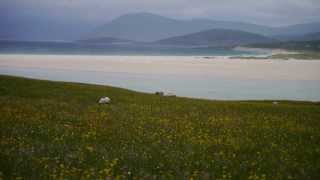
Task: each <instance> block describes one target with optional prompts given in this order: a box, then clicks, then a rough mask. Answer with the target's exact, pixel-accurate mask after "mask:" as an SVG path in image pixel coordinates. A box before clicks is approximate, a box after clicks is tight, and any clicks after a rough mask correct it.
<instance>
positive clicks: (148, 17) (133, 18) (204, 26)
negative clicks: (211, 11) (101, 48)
mask: <svg viewBox="0 0 320 180" xmlns="http://www.w3.org/2000/svg"><path fill="white" fill-rule="evenodd" d="M209 29H231V30H240V31H246V32H250V33H256V34H261V35H265V36H269V37H277V36H278V37H279V36H284V35H285V36H298V35H303V34H307V33H315V32H320V23H309V24H298V25H292V26H285V27H268V26H262V25H256V24H251V23H242V22H228V21H214V20H208V19H193V20H177V19H171V18H167V17H163V16H159V15H155V14H151V13H136V14H126V15H123V16H120V17H118V18H116V19H114V20H113V21H111V22H109V23H107V24H105V25H102V26H101V27H98V28H96V29H95V30H94V31H93V32H92V33H90V34H89V35H88V36H89V37H103V36H105V37H116V38H123V39H130V40H134V41H145V42H151V41H157V40H161V39H166V38H170V37H174V36H181V35H186V34H191V33H196V32H200V31H204V30H209Z"/></svg>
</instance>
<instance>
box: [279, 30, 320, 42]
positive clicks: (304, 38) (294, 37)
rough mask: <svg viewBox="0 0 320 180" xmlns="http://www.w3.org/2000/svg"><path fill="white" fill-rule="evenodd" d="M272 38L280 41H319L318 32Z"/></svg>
mask: <svg viewBox="0 0 320 180" xmlns="http://www.w3.org/2000/svg"><path fill="white" fill-rule="evenodd" d="M274 38H276V39H278V40H281V41H320V32H315V33H307V34H303V35H291V36H290V35H278V36H275V37H274Z"/></svg>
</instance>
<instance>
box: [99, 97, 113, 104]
mask: <svg viewBox="0 0 320 180" xmlns="http://www.w3.org/2000/svg"><path fill="white" fill-rule="evenodd" d="M110 102H111V99H110V98H109V97H102V98H100V100H99V104H109V103H110Z"/></svg>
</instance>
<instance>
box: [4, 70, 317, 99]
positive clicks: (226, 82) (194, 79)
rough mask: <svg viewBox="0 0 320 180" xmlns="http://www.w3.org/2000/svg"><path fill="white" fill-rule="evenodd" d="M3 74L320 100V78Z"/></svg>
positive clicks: (211, 95) (195, 93) (197, 94)
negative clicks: (254, 78)
mask: <svg viewBox="0 0 320 180" xmlns="http://www.w3.org/2000/svg"><path fill="white" fill-rule="evenodd" d="M0 74H7V75H17V76H23V77H29V78H37V79H46V80H57V81H70V82H81V83H91V84H101V85H112V86H116V87H122V88H126V89H132V90H136V91H141V92H149V93H154V92H155V91H167V92H173V93H175V94H176V95H178V96H184V97H193V98H205V99H218V100H274V99H276V100H302V101H320V93H319V92H320V81H294V80H252V79H250V80H249V79H247V80H246V79H236V78H229V79H226V78H217V77H208V76H206V77H204V76H186V75H183V76H182V75H175V76H173V75H155V74H133V73H108V72H98V71H70V70H68V71H65V70H47V69H32V68H27V69H24V68H7V67H0Z"/></svg>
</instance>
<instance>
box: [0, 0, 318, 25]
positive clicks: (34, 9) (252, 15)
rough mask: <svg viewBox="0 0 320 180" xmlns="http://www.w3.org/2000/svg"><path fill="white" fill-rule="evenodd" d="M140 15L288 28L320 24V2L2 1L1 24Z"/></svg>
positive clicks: (95, 21)
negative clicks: (34, 20) (146, 13)
mask: <svg viewBox="0 0 320 180" xmlns="http://www.w3.org/2000/svg"><path fill="white" fill-rule="evenodd" d="M136 12H149V13H155V14H159V15H163V16H167V17H171V18H176V19H195V18H208V19H213V20H224V21H242V22H250V23H256V24H261V25H269V26H285V25H290V24H298V23H308V22H320V0H0V22H3V21H7V22H9V23H10V22H12V23H14V21H19V20H22V19H26V20H30V21H32V20H33V19H41V20H53V21H66V22H75V23H76V22H79V23H81V22H84V23H88V24H97V25H98V24H104V23H107V22H108V21H110V20H112V19H113V18H116V17H118V16H120V15H123V14H127V13H136Z"/></svg>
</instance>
